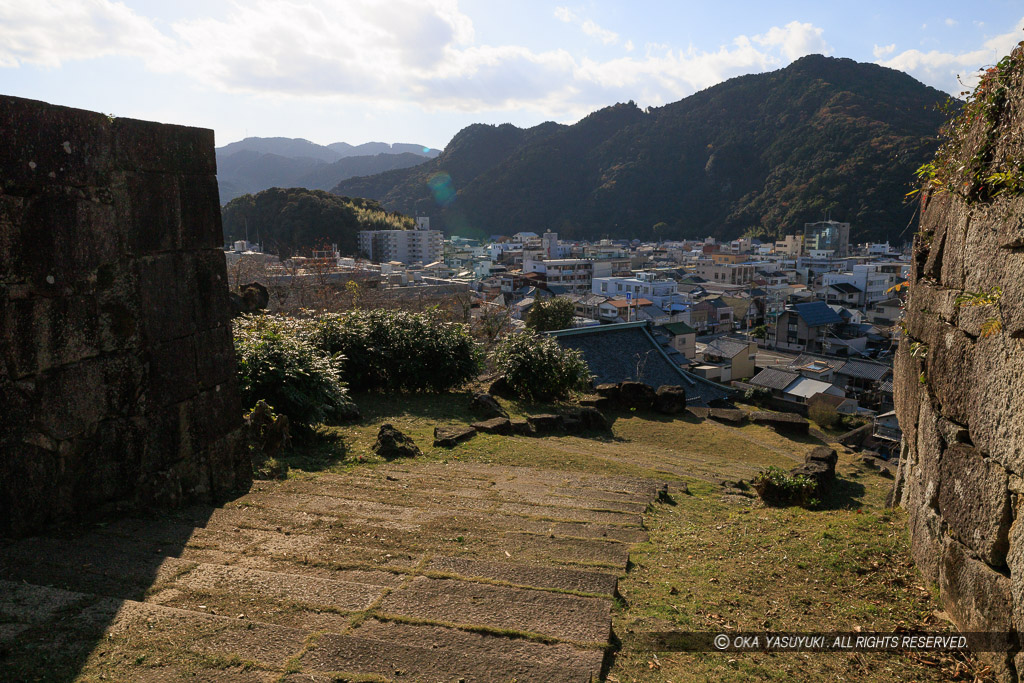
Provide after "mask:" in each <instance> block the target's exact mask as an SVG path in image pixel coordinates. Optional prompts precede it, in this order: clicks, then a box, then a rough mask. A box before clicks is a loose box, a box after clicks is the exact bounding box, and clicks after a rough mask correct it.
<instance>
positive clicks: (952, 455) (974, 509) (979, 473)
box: [938, 443, 1012, 567]
mask: <svg viewBox="0 0 1024 683" xmlns="http://www.w3.org/2000/svg"><path fill="white" fill-rule="evenodd" d="M939 482H940V483H939V492H938V512H939V515H941V516H942V519H943V520H944V521H945V522H946V524H948V525H949V531H950V533H951V534H952V535H953V536H954V537H955V538H957V539H958V540H959V541H960V542H961V543H963V544H964V545H965V546H967V547H968V548H970V549H971V550H972V551H974V553H975V554H977V556H978V557H980V558H981V559H982V560H984V561H985V562H987V563H988V564H990V565H992V566H994V567H1002V566H1005V564H1006V552H1007V550H1008V549H1009V531H1010V523H1011V522H1012V515H1011V510H1010V489H1009V475H1008V474H1007V472H1006V470H1005V469H1003V467H1002V465H1000V464H999V463H997V462H994V461H992V460H990V459H987V458H984V457H983V456H982V454H981V452H980V451H978V450H977V449H976V448H973V447H972V446H967V445H965V444H959V443H957V444H952V445H950V446H949V448H947V449H946V450H945V451H944V452H943V454H942V460H941V461H940V463H939Z"/></svg>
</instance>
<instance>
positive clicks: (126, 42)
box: [0, 0, 173, 67]
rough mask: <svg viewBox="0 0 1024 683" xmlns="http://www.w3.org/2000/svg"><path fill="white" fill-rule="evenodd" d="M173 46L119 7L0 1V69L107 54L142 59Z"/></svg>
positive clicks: (103, 1)
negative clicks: (133, 56) (140, 57)
mask: <svg viewBox="0 0 1024 683" xmlns="http://www.w3.org/2000/svg"><path fill="white" fill-rule="evenodd" d="M172 44H173V41H171V40H169V39H168V38H167V37H165V36H164V35H162V34H161V33H160V32H159V31H157V30H156V29H155V28H154V27H153V25H152V23H151V22H150V21H149V20H148V19H145V18H143V17H140V16H139V15H137V14H136V13H135V12H133V11H132V10H130V9H129V8H127V7H125V6H124V5H123V4H121V3H120V2H109V1H107V0H91V1H89V2H71V3H68V2H60V0H31V1H30V2H26V1H25V0H0V67H15V66H18V65H19V64H33V65H38V66H44V67H59V66H60V65H61V64H63V63H64V62H66V61H69V60H74V59H90V58H95V57H105V56H109V55H135V56H143V55H148V54H155V53H160V52H164V51H167V50H169V49H170V48H171V47H172Z"/></svg>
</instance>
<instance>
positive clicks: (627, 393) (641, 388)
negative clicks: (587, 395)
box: [598, 382, 658, 410]
mask: <svg viewBox="0 0 1024 683" xmlns="http://www.w3.org/2000/svg"><path fill="white" fill-rule="evenodd" d="M601 386H604V385H601ZM598 393H600V390H598ZM657 396H658V395H657V393H656V392H655V391H654V389H653V388H652V387H651V386H650V385H649V384H644V383H643V382H622V383H621V384H619V395H618V400H619V403H621V404H622V405H623V406H625V407H627V408H637V409H639V410H650V409H651V407H652V406H654V400H655V399H656V398H657Z"/></svg>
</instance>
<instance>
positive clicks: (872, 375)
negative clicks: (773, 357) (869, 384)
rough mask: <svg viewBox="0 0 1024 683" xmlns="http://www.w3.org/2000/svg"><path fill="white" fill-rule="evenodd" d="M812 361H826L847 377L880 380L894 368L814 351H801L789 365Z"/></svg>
mask: <svg viewBox="0 0 1024 683" xmlns="http://www.w3.org/2000/svg"><path fill="white" fill-rule="evenodd" d="M810 363H825V364H827V365H828V366H829V367H831V368H832V369H833V370H835V372H836V374H837V375H846V376H847V377H855V378H857V379H873V380H880V379H882V378H883V377H885V376H886V375H888V374H889V373H891V372H892V368H891V367H889V366H888V365H886V364H885V363H875V362H873V361H867V360H846V359H844V358H830V357H828V356H819V355H817V354H813V353H801V354H800V355H799V356H797V357H796V358H795V359H794V360H793V362H792V363H790V364H789V367H791V368H796V367H801V366H804V365H808V364H810Z"/></svg>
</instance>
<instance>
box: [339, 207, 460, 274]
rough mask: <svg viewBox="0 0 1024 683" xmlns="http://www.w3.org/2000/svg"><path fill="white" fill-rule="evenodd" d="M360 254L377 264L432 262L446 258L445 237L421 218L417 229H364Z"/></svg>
mask: <svg viewBox="0 0 1024 683" xmlns="http://www.w3.org/2000/svg"><path fill="white" fill-rule="evenodd" d="M359 251H360V252H362V254H363V255H364V256H365V257H366V258H368V259H369V260H370V261H373V262H374V263H386V262H388V261H400V262H401V263H405V264H407V265H409V264H413V263H431V262H433V261H440V260H442V258H443V256H444V235H443V234H442V232H441V231H440V230H431V229H430V219H429V218H424V217H420V218H417V219H416V228H415V229H414V230H360V231H359Z"/></svg>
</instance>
